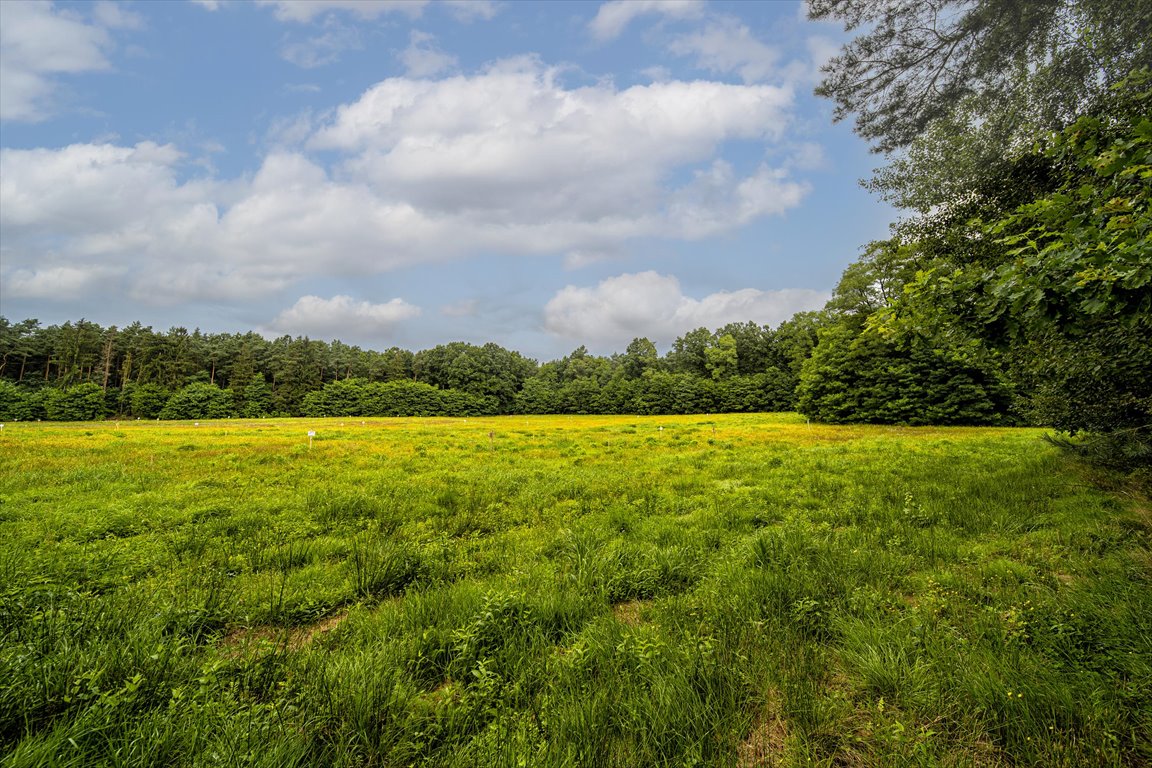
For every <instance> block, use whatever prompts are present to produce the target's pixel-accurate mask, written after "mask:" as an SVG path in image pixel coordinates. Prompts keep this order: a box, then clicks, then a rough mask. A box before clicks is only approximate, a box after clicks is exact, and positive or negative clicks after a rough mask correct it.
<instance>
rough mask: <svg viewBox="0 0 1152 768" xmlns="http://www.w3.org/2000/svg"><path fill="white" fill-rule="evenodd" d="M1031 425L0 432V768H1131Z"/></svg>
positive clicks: (379, 423) (1086, 547) (1112, 687)
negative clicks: (850, 767)
mask: <svg viewBox="0 0 1152 768" xmlns="http://www.w3.org/2000/svg"><path fill="white" fill-rule="evenodd" d="M310 430H311V431H314V432H315V433H316V434H315V437H314V438H313V439H312V441H311V447H309V438H308V431H310ZM1040 434H1041V432H1040V431H1038V430H1013V429H975V428H973V429H964V428H948V429H943V428H941V429H931V428H919V429H908V428H888V427H829V426H820V425H808V424H806V423H805V422H804V420H803V419H801V418H800V417H798V416H795V415H791V414H783V415H780V414H777V415H740V416H679V417H644V418H641V417H538V416H531V417H502V418H490V419H467V420H464V419H369V420H364V421H361V420H359V419H343V420H341V419H327V420H306V419H299V420H280V421H273V420H266V421H256V422H246V421H242V420H236V421H226V422H203V423H201V424H200V425H195V424H192V423H179V424H172V423H155V422H149V423H142V422H122V423H119V424H116V423H113V422H107V423H97V424H47V423H45V424H8V425H6V426H5V428H4V430H3V431H2V432H0V754H2V755H4V756H3V758H2V761H3V765H5V766H8V765H11V766H31V765H75V766H90V765H139V766H145V765H148V766H151V765H172V766H202V765H254V766H255V765H261V766H263V765H267V766H286V765H318V766H319V765H349V766H351V765H382V766H384V765H387V766H391V765H398V766H399V765H430V766H440V765H459V766H470V765H478V766H479V765H483V766H489V765H541V766H545V765H547V766H552V765H555V766H576V765H586V766H612V765H618V766H645V765H716V766H729V765H739V766H791V765H878V766H879V765H942V766H961V765H973V766H985V765H987V766H992V765H1037V766H1041V765H1043V766H1070V767H1071V766H1081V765H1097V766H1122V765H1137V766H1138V765H1149V764H1152V746H1150V744H1152V558H1150V557H1149V541H1150V529H1149V522H1150V516H1149V512H1148V508H1147V506H1146V505H1145V506H1142V502H1141V501H1140V500H1139V499H1133V498H1128V497H1125V496H1123V495H1116V494H1109V493H1105V492H1103V491H1101V490H1098V489H1096V488H1095V487H1093V486H1092V484H1091V483H1089V482H1088V480H1087V479H1086V478H1085V477H1084V476H1083V474H1082V473H1081V472H1080V471H1079V470H1078V469H1077V468H1076V467H1075V466H1074V465H1072V464H1070V463H1068V462H1067V461H1066V460H1065V459H1064V458H1063V457H1061V456H1059V455H1057V454H1056V452H1055V451H1054V450H1053V449H1051V448H1050V447H1049V446H1047V445H1046V444H1044V443H1043V442H1041V441H1040V440H1039V436H1040Z"/></svg>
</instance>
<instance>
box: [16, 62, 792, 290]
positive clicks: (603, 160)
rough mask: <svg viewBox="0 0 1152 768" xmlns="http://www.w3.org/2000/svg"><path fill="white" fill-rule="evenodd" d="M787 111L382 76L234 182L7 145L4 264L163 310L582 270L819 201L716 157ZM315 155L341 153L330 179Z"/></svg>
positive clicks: (671, 87) (773, 130) (761, 102)
mask: <svg viewBox="0 0 1152 768" xmlns="http://www.w3.org/2000/svg"><path fill="white" fill-rule="evenodd" d="M790 101H791V94H790V93H789V92H788V91H787V90H785V89H781V88H776V87H771V86H764V85H758V86H746V85H734V84H722V83H709V82H692V83H684V82H667V83H658V84H652V85H645V86H635V87H632V88H628V89H624V90H618V89H616V88H614V87H613V86H612V85H611V84H606V83H600V84H597V85H594V86H586V87H580V88H566V87H564V86H562V85H561V84H560V83H559V82H558V79H557V73H556V71H555V70H552V69H549V68H546V67H543V66H542V65H540V64H539V63H538V62H536V61H534V60H531V59H522V60H518V61H514V62H502V63H500V64H498V65H496V66H494V67H492V68H491V69H490V70H488V71H485V72H482V73H480V74H477V75H474V76H469V77H464V76H457V77H451V78H447V79H444V80H439V81H433V80H427V79H422V80H415V79H410V78H393V79H390V80H386V81H384V82H382V83H379V84H377V85H376V86H374V87H372V88H370V89H369V90H368V91H367V92H365V93H364V94H363V96H362V97H361V98H360V99H358V100H357V101H356V102H354V103H352V104H349V105H346V106H344V107H341V108H340V109H339V110H338V111H337V112H335V113H334V114H332V115H331V116H330V117H329V118H328V119H327V120H321V121H320V122H319V126H320V127H319V129H316V128H315V126H316V125H317V122H316V121H315V120H313V119H312V118H310V117H308V116H304V117H303V118H302V119H301V120H298V121H296V122H295V123H292V124H285V125H283V126H280V127H279V128H278V129H277V136H278V137H279V138H280V140H281V141H282V142H283V143H282V144H281V145H280V147H279V148H277V149H275V150H273V151H271V152H270V154H268V156H266V157H265V158H264V160H263V162H262V164H261V166H260V168H259V169H258V171H257V172H256V173H255V174H254V175H252V176H250V177H249V176H244V177H240V178H236V179H233V180H221V179H217V178H214V177H212V176H210V175H208V176H195V175H191V174H193V172H196V173H200V171H198V170H197V168H196V166H195V162H196V161H195V160H194V159H191V158H188V157H185V156H184V155H183V154H182V153H181V152H180V151H179V150H177V149H176V147H174V146H172V145H157V144H153V143H149V142H142V143H140V144H137V145H135V146H132V147H124V146H115V145H112V144H79V145H73V146H70V147H64V148H62V149H34V150H15V149H5V150H0V227H2V228H3V231H4V247H5V251H4V266H5V268H6V269H8V270H10V271H13V270H25V271H30V272H34V271H35V270H36V269H38V268H39V266H40V265H45V264H47V265H51V266H53V267H61V268H62V267H70V268H76V269H84V268H86V267H88V266H91V264H92V263H94V262H100V263H105V264H110V265H115V267H116V268H117V270H118V271H117V272H116V275H119V277H116V279H117V280H118V281H119V284H120V289H121V294H122V295H126V296H129V297H131V298H132V299H133V300H138V301H142V302H150V303H172V302H177V301H183V300H187V299H201V300H211V301H216V300H222V299H225V298H237V299H240V298H244V299H252V298H256V297H259V296H266V295H269V294H272V293H275V292H279V291H283V290H284V289H286V288H288V287H289V286H291V285H293V284H296V283H298V282H300V281H302V280H305V279H308V278H309V277H312V276H315V275H330V276H341V277H356V276H364V275H372V274H379V273H382V272H386V271H388V270H392V269H396V268H398V267H402V266H406V265H414V264H421V263H430V262H438V261H445V260H449V259H455V258H465V257H468V256H470V255H473V254H484V253H487V254H544V255H551V256H558V255H561V254H568V264H569V266H578V265H580V264H587V263H590V261H591V260H593V259H597V258H600V256H601V255H602V254H612V253H619V252H621V251H623V250H624V249H626V248H627V247H628V244H629V243H630V242H631V241H634V240H636V239H638V238H661V239H692V238H702V237H709V236H713V235H716V234H719V233H723V232H727V231H731V230H732V229H734V228H737V227H741V226H744V225H745V224H748V223H749V222H751V221H753V220H755V219H757V218H758V217H762V216H768V215H774V214H780V213H783V212H785V211H786V210H788V209H790V208H792V207H794V206H796V205H798V204H799V202H800V200H801V198H802V196H803V195H804V194H805V191H806V186H805V185H804V184H803V183H801V182H799V181H797V180H794V179H792V178H791V177H789V176H788V174H787V172H786V171H785V170H783V169H780V168H773V167H769V166H766V165H761V166H760V167H753V168H751V169H748V170H738V169H736V168H734V167H733V166H732V165H730V164H729V163H727V162H724V161H722V160H720V159H719V155H720V153H721V151H722V148H723V145H724V143H725V142H727V141H729V140H733V139H743V140H752V141H763V142H768V143H771V142H775V141H777V140H778V139H780V138H781V137H782V136H783V135H784V133H785V126H786V125H787V122H788V120H789V115H790V109H791V103H790ZM301 144H303V146H304V147H306V148H310V149H316V150H320V149H323V150H334V151H335V153H336V155H335V156H336V158H337V159H336V160H335V161H334V162H335V165H334V166H331V167H329V166H326V165H322V164H320V162H319V160H318V158H319V157H328V156H327V155H317V156H316V157H312V156H310V155H309V154H308V151H307V149H300V148H299V147H300V146H301ZM685 176H686V177H688V178H689V180H688V181H687V182H684V181H677V182H673V179H680V178H681V177H685ZM110 279H111V278H110Z"/></svg>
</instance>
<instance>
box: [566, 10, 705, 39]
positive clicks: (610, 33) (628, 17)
mask: <svg viewBox="0 0 1152 768" xmlns="http://www.w3.org/2000/svg"><path fill="white" fill-rule="evenodd" d="M703 12H704V0H610V2H607V3H604V4H603V5H601V6H600V9H599V10H598V11H596V17H595V18H593V19H592V21H590V22H589V23H588V28H589V29H590V30H591V31H592V34H593V36H595V37H596V38H597V39H598V40H612V39H614V38H616V37H619V36H620V33H622V32H623V31H624V29H625V27H627V26H628V25H629V24H630V23H631V22H632V20H633V19H635V18H636V17H637V16H643V15H646V14H659V15H661V16H666V17H668V18H673V19H694V18H698V17H699V16H700V15H701V14H702V13H703Z"/></svg>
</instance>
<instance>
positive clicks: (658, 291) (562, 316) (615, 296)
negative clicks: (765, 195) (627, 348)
mask: <svg viewBox="0 0 1152 768" xmlns="http://www.w3.org/2000/svg"><path fill="white" fill-rule="evenodd" d="M828 298H829V295H828V294H826V293H821V292H819V291H812V290H807V289H800V288H786V289H783V290H770V291H762V290H757V289H755V288H745V289H742V290H738V291H719V292H717V293H713V294H709V295H707V296H705V297H704V298H702V299H694V298H691V297H689V296H685V295H684V293H683V291H682V290H681V287H680V281H679V280H677V279H676V278H675V277H674V276H671V275H661V274H658V273H656V272H652V271H649V272H639V273H635V274H623V275H618V276H616V277H610V278H607V279H606V280H602V281H601V282H600V283H599V284H598V285H596V286H595V287H592V288H587V287H584V288H582V287H578V286H573V285H570V286H567V287H565V288H564V289H562V290H561V291H560V292H558V293H557V294H556V295H555V296H554V297H553V298H552V299H551V300H550V301H549V302H548V304H547V305H546V306H545V308H544V327H545V329H546V330H547V331H548V332H549V333H551V334H553V335H555V336H561V337H564V338H570V339H577V340H587V341H591V342H593V343H597V344H601V345H604V346H608V347H617V348H618V347H620V346H621V345H623V344H626V343H627V342H629V341H630V340H632V339H634V338H636V337H638V336H646V337H648V338H650V339H652V340H653V341H656V342H658V343H670V342H671V341H672V340H674V339H675V338H676V337H678V336H681V335H683V334H684V333H685V332H687V331H690V330H692V329H693V328H700V327H704V328H710V329H714V328H719V327H720V326H723V325H726V324H727V323H731V322H745V321H748V320H751V321H753V322H757V323H760V324H767V325H775V324H777V323H780V322H782V321H784V320H787V319H788V318H790V317H791V316H792V315H793V314H795V313H796V312H802V311H806V310H811V309H818V308H820V307H821V306H823V305H824V302H826V301H827V300H828Z"/></svg>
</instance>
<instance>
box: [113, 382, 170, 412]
mask: <svg viewBox="0 0 1152 768" xmlns="http://www.w3.org/2000/svg"><path fill="white" fill-rule="evenodd" d="M125 391H126V392H127V393H128V403H129V408H128V413H129V414H130V415H132V416H139V417H140V418H142V419H155V418H157V417H159V416H160V412H161V411H163V410H164V405H165V404H166V403H167V402H168V398H170V397H171V396H172V393H171V392H169V391H168V390H166V389H164V388H163V387H161V386H160V385H159V384H141V385H139V386H131V387H129V388H128V389H127V390H125Z"/></svg>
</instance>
